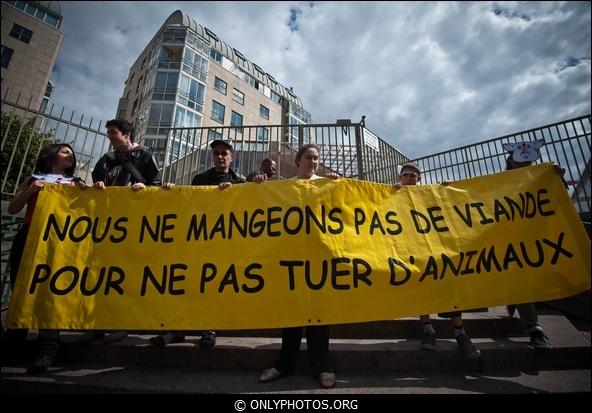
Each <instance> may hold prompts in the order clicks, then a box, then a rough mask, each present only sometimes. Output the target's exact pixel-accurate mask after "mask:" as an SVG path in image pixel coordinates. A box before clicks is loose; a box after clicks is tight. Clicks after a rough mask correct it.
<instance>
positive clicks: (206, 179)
mask: <svg viewBox="0 0 592 413" xmlns="http://www.w3.org/2000/svg"><path fill="white" fill-rule="evenodd" d="M222 182H230V183H233V184H242V183H244V182H245V178H244V177H242V176H238V175H237V174H236V172H234V171H233V170H232V169H229V170H228V172H227V173H220V172H216V169H215V168H211V169H208V170H207V171H205V172H203V173H201V174H198V175H195V176H194V177H193V180H192V181H191V185H219V184H221V183H222Z"/></svg>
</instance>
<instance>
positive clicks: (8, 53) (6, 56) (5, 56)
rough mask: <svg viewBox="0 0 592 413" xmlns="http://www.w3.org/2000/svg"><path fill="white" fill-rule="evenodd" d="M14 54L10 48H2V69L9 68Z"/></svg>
mask: <svg viewBox="0 0 592 413" xmlns="http://www.w3.org/2000/svg"><path fill="white" fill-rule="evenodd" d="M13 53H14V49H11V48H10V47H6V46H2V67H8V64H9V63H10V59H12V54H13Z"/></svg>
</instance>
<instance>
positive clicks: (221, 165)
mask: <svg viewBox="0 0 592 413" xmlns="http://www.w3.org/2000/svg"><path fill="white" fill-rule="evenodd" d="M210 148H212V157H213V161H214V167H213V168H210V169H208V170H207V171H205V172H203V173H201V174H198V175H195V176H194V177H193V180H192V181H191V185H216V186H218V188H220V189H226V188H228V187H230V186H232V184H241V183H244V182H245V178H244V177H242V176H239V175H237V173H236V172H234V171H233V170H232V169H231V168H230V164H231V163H232V161H233V160H234V151H233V149H232V145H230V143H228V142H225V141H223V140H215V141H213V142H212V143H211V144H210ZM184 340H185V335H184V334H183V333H181V332H172V331H169V332H166V333H161V334H159V335H157V336H155V337H152V338H151V339H150V342H151V343H152V344H153V345H155V346H159V347H160V346H165V345H167V344H169V343H180V342H182V341H184ZM215 345H216V332H215V331H204V332H203V333H202V336H201V340H200V341H199V347H200V348H212V347H214V346H215Z"/></svg>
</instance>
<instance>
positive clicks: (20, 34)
mask: <svg viewBox="0 0 592 413" xmlns="http://www.w3.org/2000/svg"><path fill="white" fill-rule="evenodd" d="M9 36H11V37H14V38H15V39H18V40H20V41H21V42H25V43H29V42H30V41H31V37H32V36H33V32H32V31H31V30H29V29H25V28H24V27H23V26H19V25H18V24H16V23H15V24H14V25H13V26H12V30H11V31H10V33H9Z"/></svg>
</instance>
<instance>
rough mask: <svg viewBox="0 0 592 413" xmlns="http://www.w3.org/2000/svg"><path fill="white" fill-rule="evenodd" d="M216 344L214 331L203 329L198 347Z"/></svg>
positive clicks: (210, 346)
mask: <svg viewBox="0 0 592 413" xmlns="http://www.w3.org/2000/svg"><path fill="white" fill-rule="evenodd" d="M215 345H216V332H215V331H204V332H203V334H202V335H201V340H199V347H200V348H212V347H214V346H215Z"/></svg>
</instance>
